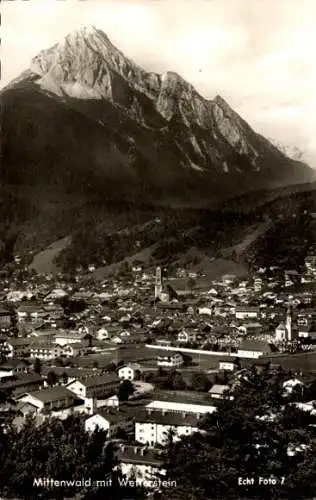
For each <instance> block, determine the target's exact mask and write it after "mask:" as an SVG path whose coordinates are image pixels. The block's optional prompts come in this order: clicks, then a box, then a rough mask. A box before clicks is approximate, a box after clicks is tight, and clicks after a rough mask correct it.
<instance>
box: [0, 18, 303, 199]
mask: <svg viewBox="0 0 316 500" xmlns="http://www.w3.org/2000/svg"><path fill="white" fill-rule="evenodd" d="M1 98H2V106H3V124H4V125H3V128H4V129H5V130H7V133H5V137H4V147H3V151H4V160H5V162H4V163H5V165H6V166H5V169H4V171H5V175H6V176H7V178H8V179H9V180H10V182H31V181H30V180H29V179H30V178H32V182H37V179H38V176H41V179H42V182H44V181H45V179H50V180H49V182H53V183H54V182H57V183H58V185H60V186H62V185H65V186H67V185H69V183H71V186H73V184H74V183H75V182H76V183H78V185H80V182H83V184H84V185H86V184H87V185H88V184H89V185H90V184H91V185H92V184H93V180H94V182H95V184H94V186H97V187H100V186H102V187H103V188H104V189H105V190H106V189H110V188H109V182H108V180H109V179H111V180H112V181H113V179H115V182H116V181H118V180H119V181H120V183H121V185H124V187H125V191H124V192H126V186H128V189H127V191H130V192H131V193H134V191H133V189H134V188H135V189H136V191H135V192H138V191H137V189H138V188H139V186H141V188H139V189H140V192H141V193H144V192H146V193H147V194H148V193H149V192H150V193H152V191H151V189H154V191H155V190H156V191H155V193H157V192H158V193H159V196H160V197H161V196H164V195H165V193H166V192H167V193H168V196H169V197H170V196H171V197H173V196H177V197H182V198H187V197H188V193H190V196H191V195H192V196H193V194H192V193H194V196H196V197H197V198H199V197H201V198H203V197H204V198H212V196H213V195H214V193H216V195H219V193H221V192H222V193H224V194H225V193H226V194H230V195H231V194H235V191H236V192H240V190H248V189H255V188H256V187H263V186H264V185H265V186H269V185H270V184H271V185H272V186H273V185H280V184H282V183H283V184H286V183H288V182H289V177H291V176H293V175H294V176H295V182H299V181H300V173H299V168H298V165H297V164H296V163H293V162H292V163H289V160H288V159H287V158H286V157H285V156H284V155H283V154H282V153H281V152H280V151H279V150H278V149H277V148H275V147H274V146H273V145H271V143H269V142H268V141H266V140H265V139H264V138H262V137H261V136H259V135H257V134H256V133H255V132H254V131H253V130H251V128H250V127H249V126H248V125H247V124H246V123H245V122H244V121H243V120H242V119H241V118H240V117H239V116H238V115H237V113H235V112H234V111H233V110H232V109H231V108H230V107H229V105H228V104H227V103H226V102H225V101H224V100H223V99H222V98H221V97H219V96H217V97H215V99H214V100H206V99H204V98H203V97H202V96H201V95H199V93H198V92H197V91H196V90H195V89H194V87H193V86H192V85H191V84H190V83H188V82H186V81H185V80H184V79H183V78H181V76H179V75H178V74H176V73H173V72H167V73H165V74H163V75H158V74H156V73H150V72H146V71H145V70H144V69H142V68H141V67H139V66H138V65H137V64H135V63H134V62H133V61H131V60H130V59H128V58H127V57H126V56H125V55H124V54H123V53H122V52H120V51H119V50H118V49H117V48H116V47H114V45H113V44H112V43H111V41H110V40H109V38H108V37H107V36H106V35H105V34H104V33H103V32H101V31H100V30H97V29H96V28H93V27H88V28H83V29H81V30H77V31H75V32H73V33H71V34H69V35H68V36H67V37H66V38H65V40H64V41H62V42H61V43H58V44H56V45H54V46H53V47H51V48H50V49H48V50H43V51H42V52H41V53H39V54H38V56H36V57H35V58H34V59H33V61H32V65H31V68H30V70H28V71H26V72H25V73H24V74H22V75H21V77H20V78H19V79H17V80H16V81H15V82H12V84H11V85H10V86H8V88H7V89H5V90H4V91H3V93H2V96H1ZM34 165H37V167H36V169H37V170H36V169H35V167H34ZM301 167H302V166H301ZM302 168H303V167H302ZM45 169H46V170H45ZM305 173H306V171H305ZM81 176H82V177H81ZM16 179H18V181H17V180H16ZM83 179H84V181H83ZM222 179H224V180H222ZM229 179H230V181H231V182H228V180H229ZM291 180H292V179H291ZM304 180H305V178H304ZM88 181H89V182H88ZM47 182H48V181H47ZM67 183H68V184H67ZM116 187H117V186H116V185H115V189H116ZM132 188H133V189H132ZM65 189H66V187H65ZM115 189H114V188H113V185H112V184H111V190H112V192H113V190H114V191H115ZM118 192H121V191H120V190H119V189H118ZM155 196H156V195H155Z"/></svg>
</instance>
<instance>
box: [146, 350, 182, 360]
mask: <svg viewBox="0 0 316 500" xmlns="http://www.w3.org/2000/svg"><path fill="white" fill-rule="evenodd" d="M153 354H154V355H155V356H157V357H159V358H160V357H161V358H171V357H173V356H175V355H176V354H180V355H181V356H182V354H181V352H177V351H169V350H168V349H154V350H153ZM182 357H183V356H182Z"/></svg>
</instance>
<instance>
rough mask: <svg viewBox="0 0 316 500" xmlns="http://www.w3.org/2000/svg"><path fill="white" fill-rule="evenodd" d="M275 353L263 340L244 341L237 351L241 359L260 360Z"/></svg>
mask: <svg viewBox="0 0 316 500" xmlns="http://www.w3.org/2000/svg"><path fill="white" fill-rule="evenodd" d="M272 352H273V349H272V346H271V345H270V344H269V343H268V342H265V341H262V340H247V339H246V340H244V341H243V342H242V343H241V345H240V346H239V349H238V351H237V356H238V357H239V358H250V359H258V358H260V356H263V355H269V354H271V353H272Z"/></svg>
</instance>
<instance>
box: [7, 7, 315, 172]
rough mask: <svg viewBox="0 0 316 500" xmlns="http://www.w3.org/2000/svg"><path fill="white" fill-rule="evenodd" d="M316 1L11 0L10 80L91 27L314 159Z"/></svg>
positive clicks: (151, 67) (155, 68)
mask: <svg viewBox="0 0 316 500" xmlns="http://www.w3.org/2000/svg"><path fill="white" fill-rule="evenodd" d="M315 18H316V2H315V0H300V1H299V2H298V0H278V1H275V0H208V1H205V0H155V1H154V0H150V1H149V0H144V1H127V0H126V1H121V0H115V1H114V0H113V1H110V0H105V1H101V0H100V1H97V0H89V1H84V0H67V1H61V0H45V2H43V0H40V1H38V0H28V1H27V2H25V1H24V2H22V1H15V2H3V6H2V24H3V25H2V27H1V31H2V33H1V38H2V54H1V59H2V71H3V74H2V86H3V85H5V84H6V83H8V82H9V81H10V80H11V79H12V78H14V77H16V76H17V75H18V74H19V73H20V72H22V71H23V70H24V69H25V68H27V67H28V66H29V64H30V61H31V59H32V57H33V56H35V55H36V54H37V52H39V51H40V50H42V49H43V48H47V47H49V46H50V45H52V44H53V43H56V42H57V41H58V40H60V39H62V38H63V37H64V36H65V35H66V34H67V33H68V32H69V31H71V30H73V29H75V28H77V27H79V26H82V25H85V24H93V25H95V26H97V27H98V28H100V29H103V30H104V31H105V32H106V33H107V34H108V36H109V37H110V39H111V40H112V42H113V43H114V44H115V45H116V46H117V47H119V48H120V49H121V50H122V51H123V52H124V53H125V54H126V55H128V56H129V57H130V58H132V59H134V60H135V62H137V63H138V64H139V65H142V66H144V68H146V69H147V70H148V71H157V72H163V71H167V70H173V71H176V72H178V73H180V74H181V75H182V76H183V77H184V78H186V79H187V80H189V81H190V82H191V83H192V84H193V85H195V86H196V88H197V90H198V91H199V92H200V93H201V94H202V95H204V96H205V97H207V98H213V97H214V95H216V94H221V95H222V96H223V97H224V98H225V99H227V100H228V102H229V103H230V104H231V105H232V107H233V108H234V109H235V110H236V111H237V112H239V113H240V114H241V115H242V116H243V117H244V118H245V119H246V120H247V121H248V122H249V123H250V125H251V126H253V127H254V128H255V129H256V130H258V131H259V132H260V133H263V134H265V135H267V136H269V137H274V138H275V139H276V140H277V141H281V142H285V143H288V144H289V145H293V146H298V147H299V148H301V149H303V150H304V151H306V155H307V156H308V158H309V159H310V161H312V162H313V163H315V165H316V144H315V140H314V134H313V131H314V116H315V111H316V109H315V107H316V105H315V96H314V94H315V88H316V66H315V63H314V61H315V59H316V30H315V29H314V24H315V22H314V21H315Z"/></svg>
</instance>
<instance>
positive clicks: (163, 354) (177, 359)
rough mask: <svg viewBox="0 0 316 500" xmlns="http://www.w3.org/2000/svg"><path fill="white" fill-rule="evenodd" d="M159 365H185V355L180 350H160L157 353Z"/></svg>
mask: <svg viewBox="0 0 316 500" xmlns="http://www.w3.org/2000/svg"><path fill="white" fill-rule="evenodd" d="M157 365H158V366H165V367H168V368H176V367H177V366H182V365H183V356H182V355H181V354H180V353H178V352H173V351H167V350H166V351H160V352H159V353H158V355H157Z"/></svg>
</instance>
